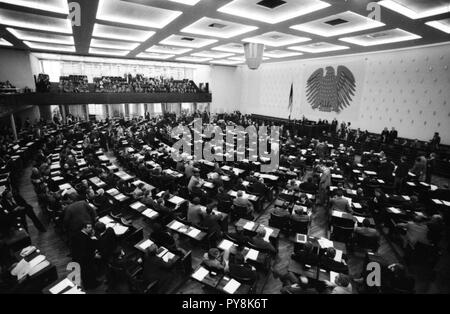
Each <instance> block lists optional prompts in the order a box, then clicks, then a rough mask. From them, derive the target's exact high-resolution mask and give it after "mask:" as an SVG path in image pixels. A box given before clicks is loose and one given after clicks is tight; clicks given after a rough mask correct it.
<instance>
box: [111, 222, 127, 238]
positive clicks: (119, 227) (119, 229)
mask: <svg viewBox="0 0 450 314" xmlns="http://www.w3.org/2000/svg"><path fill="white" fill-rule="evenodd" d="M112 228H113V230H114V233H115V234H116V235H118V236H120V235H122V234H124V233H125V232H127V231H128V227H126V226H123V225H120V224H116V225H115V226H114V227H112Z"/></svg>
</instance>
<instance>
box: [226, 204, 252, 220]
mask: <svg viewBox="0 0 450 314" xmlns="http://www.w3.org/2000/svg"><path fill="white" fill-rule="evenodd" d="M248 216H249V215H248V214H247V207H245V206H236V205H233V206H232V207H231V215H230V218H231V221H236V220H238V219H240V218H247V217H248ZM251 220H253V217H251Z"/></svg>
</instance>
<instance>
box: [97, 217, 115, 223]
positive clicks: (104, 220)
mask: <svg viewBox="0 0 450 314" xmlns="http://www.w3.org/2000/svg"><path fill="white" fill-rule="evenodd" d="M98 221H100V222H102V223H104V224H105V225H108V224H110V223H114V219H112V218H111V217H109V216H104V217H102V218H100V219H99V220H98Z"/></svg>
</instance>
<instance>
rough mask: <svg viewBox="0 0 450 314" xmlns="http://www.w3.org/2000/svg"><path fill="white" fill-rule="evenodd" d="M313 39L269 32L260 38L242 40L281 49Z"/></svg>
mask: <svg viewBox="0 0 450 314" xmlns="http://www.w3.org/2000/svg"><path fill="white" fill-rule="evenodd" d="M309 40H311V38H307V37H299V36H294V35H290V34H284V33H280V32H268V33H265V34H262V35H259V36H254V37H248V38H244V39H242V41H245V42H249V43H259V44H264V45H266V46H271V47H281V46H286V45H293V44H298V43H301V42H305V41H309Z"/></svg>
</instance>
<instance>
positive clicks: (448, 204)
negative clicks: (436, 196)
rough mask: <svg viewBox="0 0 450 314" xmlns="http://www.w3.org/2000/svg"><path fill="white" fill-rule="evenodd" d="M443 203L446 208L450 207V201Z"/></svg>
mask: <svg viewBox="0 0 450 314" xmlns="http://www.w3.org/2000/svg"><path fill="white" fill-rule="evenodd" d="M442 203H444V205H445V206H450V202H449V201H442Z"/></svg>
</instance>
